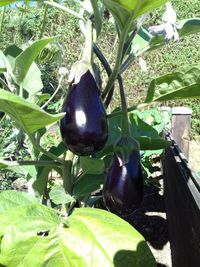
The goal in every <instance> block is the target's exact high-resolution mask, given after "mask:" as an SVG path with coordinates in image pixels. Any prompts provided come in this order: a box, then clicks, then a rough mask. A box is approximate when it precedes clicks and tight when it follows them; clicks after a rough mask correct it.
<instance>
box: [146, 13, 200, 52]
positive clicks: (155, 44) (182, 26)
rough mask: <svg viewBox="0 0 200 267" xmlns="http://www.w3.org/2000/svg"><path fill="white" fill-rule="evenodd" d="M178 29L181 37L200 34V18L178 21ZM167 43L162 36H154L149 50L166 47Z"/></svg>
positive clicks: (150, 41)
mask: <svg viewBox="0 0 200 267" xmlns="http://www.w3.org/2000/svg"><path fill="white" fill-rule="evenodd" d="M176 29H177V31H178V34H179V37H180V38H181V37H184V36H187V35H190V34H195V33H198V32H200V18H190V19H184V20H181V21H178V22H177V23H176ZM165 44H166V42H165V40H164V37H163V35H162V34H159V35H157V36H152V37H151V38H150V40H149V45H148V47H147V48H148V49H147V50H146V51H148V50H154V49H156V48H160V47H161V46H163V45H165Z"/></svg>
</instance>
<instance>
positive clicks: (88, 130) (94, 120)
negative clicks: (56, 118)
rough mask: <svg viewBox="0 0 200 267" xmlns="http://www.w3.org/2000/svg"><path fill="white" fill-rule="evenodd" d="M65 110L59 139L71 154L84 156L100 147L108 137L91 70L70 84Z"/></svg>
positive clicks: (103, 112)
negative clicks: (60, 138)
mask: <svg viewBox="0 0 200 267" xmlns="http://www.w3.org/2000/svg"><path fill="white" fill-rule="evenodd" d="M63 111H64V112H66V114H65V116H64V118H63V119H61V122H60V132H61V135H62V139H63V142H64V143H65V144H66V146H67V147H68V148H69V149H70V150H71V151H72V152H73V153H75V154H77V155H80V156H87V155H91V154H94V153H96V152H98V151H100V150H101V149H102V148H103V147H104V145H105V143H106V141H107V138H108V124H107V117H106V112H105V109H104V107H103V104H102V101H101V98H100V91H99V89H98V87H97V85H96V82H95V79H94V77H93V75H92V74H91V72H90V71H89V70H88V71H87V72H85V73H84V74H83V75H82V76H81V78H80V81H79V82H78V83H77V84H71V85H70V87H69V90H68V94H67V97H66V99H65V101H64V105H63Z"/></svg>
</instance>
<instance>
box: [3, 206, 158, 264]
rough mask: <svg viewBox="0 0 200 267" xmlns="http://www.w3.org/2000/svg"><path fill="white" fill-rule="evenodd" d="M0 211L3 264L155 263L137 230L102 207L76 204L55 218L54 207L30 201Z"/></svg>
mask: <svg viewBox="0 0 200 267" xmlns="http://www.w3.org/2000/svg"><path fill="white" fill-rule="evenodd" d="M13 211H14V210H13ZM0 216H1V219H3V220H4V219H5V218H6V216H7V218H8V219H9V220H10V221H9V222H8V225H7V227H5V228H4V231H3V235H2V239H1V254H0V264H2V265H5V266H9V267H16V266H26V267H32V266H33V262H34V266H38V267H44V266H49V267H51V266H59V267H67V266H78V267H94V266H95V267H102V266H106V267H114V266H115V267H116V266H118V267H124V266H132V264H133V263H134V267H141V266H148V267H154V266H156V264H155V260H154V258H153V256H152V253H151V251H150V249H149V248H148V246H147V244H146V242H145V240H144V238H143V237H142V235H141V234H139V233H138V232H137V231H136V230H135V229H134V228H133V227H132V226H131V225H130V224H128V223H127V222H125V221H124V220H122V219H121V218H119V217H118V216H116V215H114V214H112V213H110V212H107V211H104V210H100V209H94V208H92V209H91V208H80V209H75V210H74V212H73V213H72V215H70V216H69V217H68V218H63V219H62V221H60V219H59V217H58V215H57V214H56V211H55V210H53V209H50V208H47V207H45V206H42V205H40V204H30V205H27V206H24V207H23V209H22V207H20V208H18V209H16V210H15V211H14V214H13V217H12V213H11V212H8V213H4V214H3V215H0ZM4 222H5V220H4ZM0 224H2V220H1V221H0ZM119 229H120V231H119ZM121 240H123V242H121Z"/></svg>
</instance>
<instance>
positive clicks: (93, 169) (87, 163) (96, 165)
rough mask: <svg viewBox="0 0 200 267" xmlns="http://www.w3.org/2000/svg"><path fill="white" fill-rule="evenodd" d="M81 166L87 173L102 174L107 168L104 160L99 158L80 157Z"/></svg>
mask: <svg viewBox="0 0 200 267" xmlns="http://www.w3.org/2000/svg"><path fill="white" fill-rule="evenodd" d="M80 166H81V168H82V170H83V173H85V174H86V173H87V174H101V173H103V172H104V170H105V166H104V161H103V160H102V159H98V158H90V157H80Z"/></svg>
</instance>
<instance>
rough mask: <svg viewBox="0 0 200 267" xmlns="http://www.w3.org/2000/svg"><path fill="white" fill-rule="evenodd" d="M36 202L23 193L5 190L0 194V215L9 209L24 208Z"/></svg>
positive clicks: (33, 198)
mask: <svg viewBox="0 0 200 267" xmlns="http://www.w3.org/2000/svg"><path fill="white" fill-rule="evenodd" d="M37 202H38V200H37V199H36V198H35V197H33V196H31V195H29V194H27V193H24V192H20V193H19V192H17V191H15V190H6V191H1V192H0V203H1V205H0V214H2V213H4V212H5V213H6V212H8V211H9V210H11V209H16V208H17V207H19V206H20V207H22V206H23V207H24V206H26V205H30V204H34V203H37Z"/></svg>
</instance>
